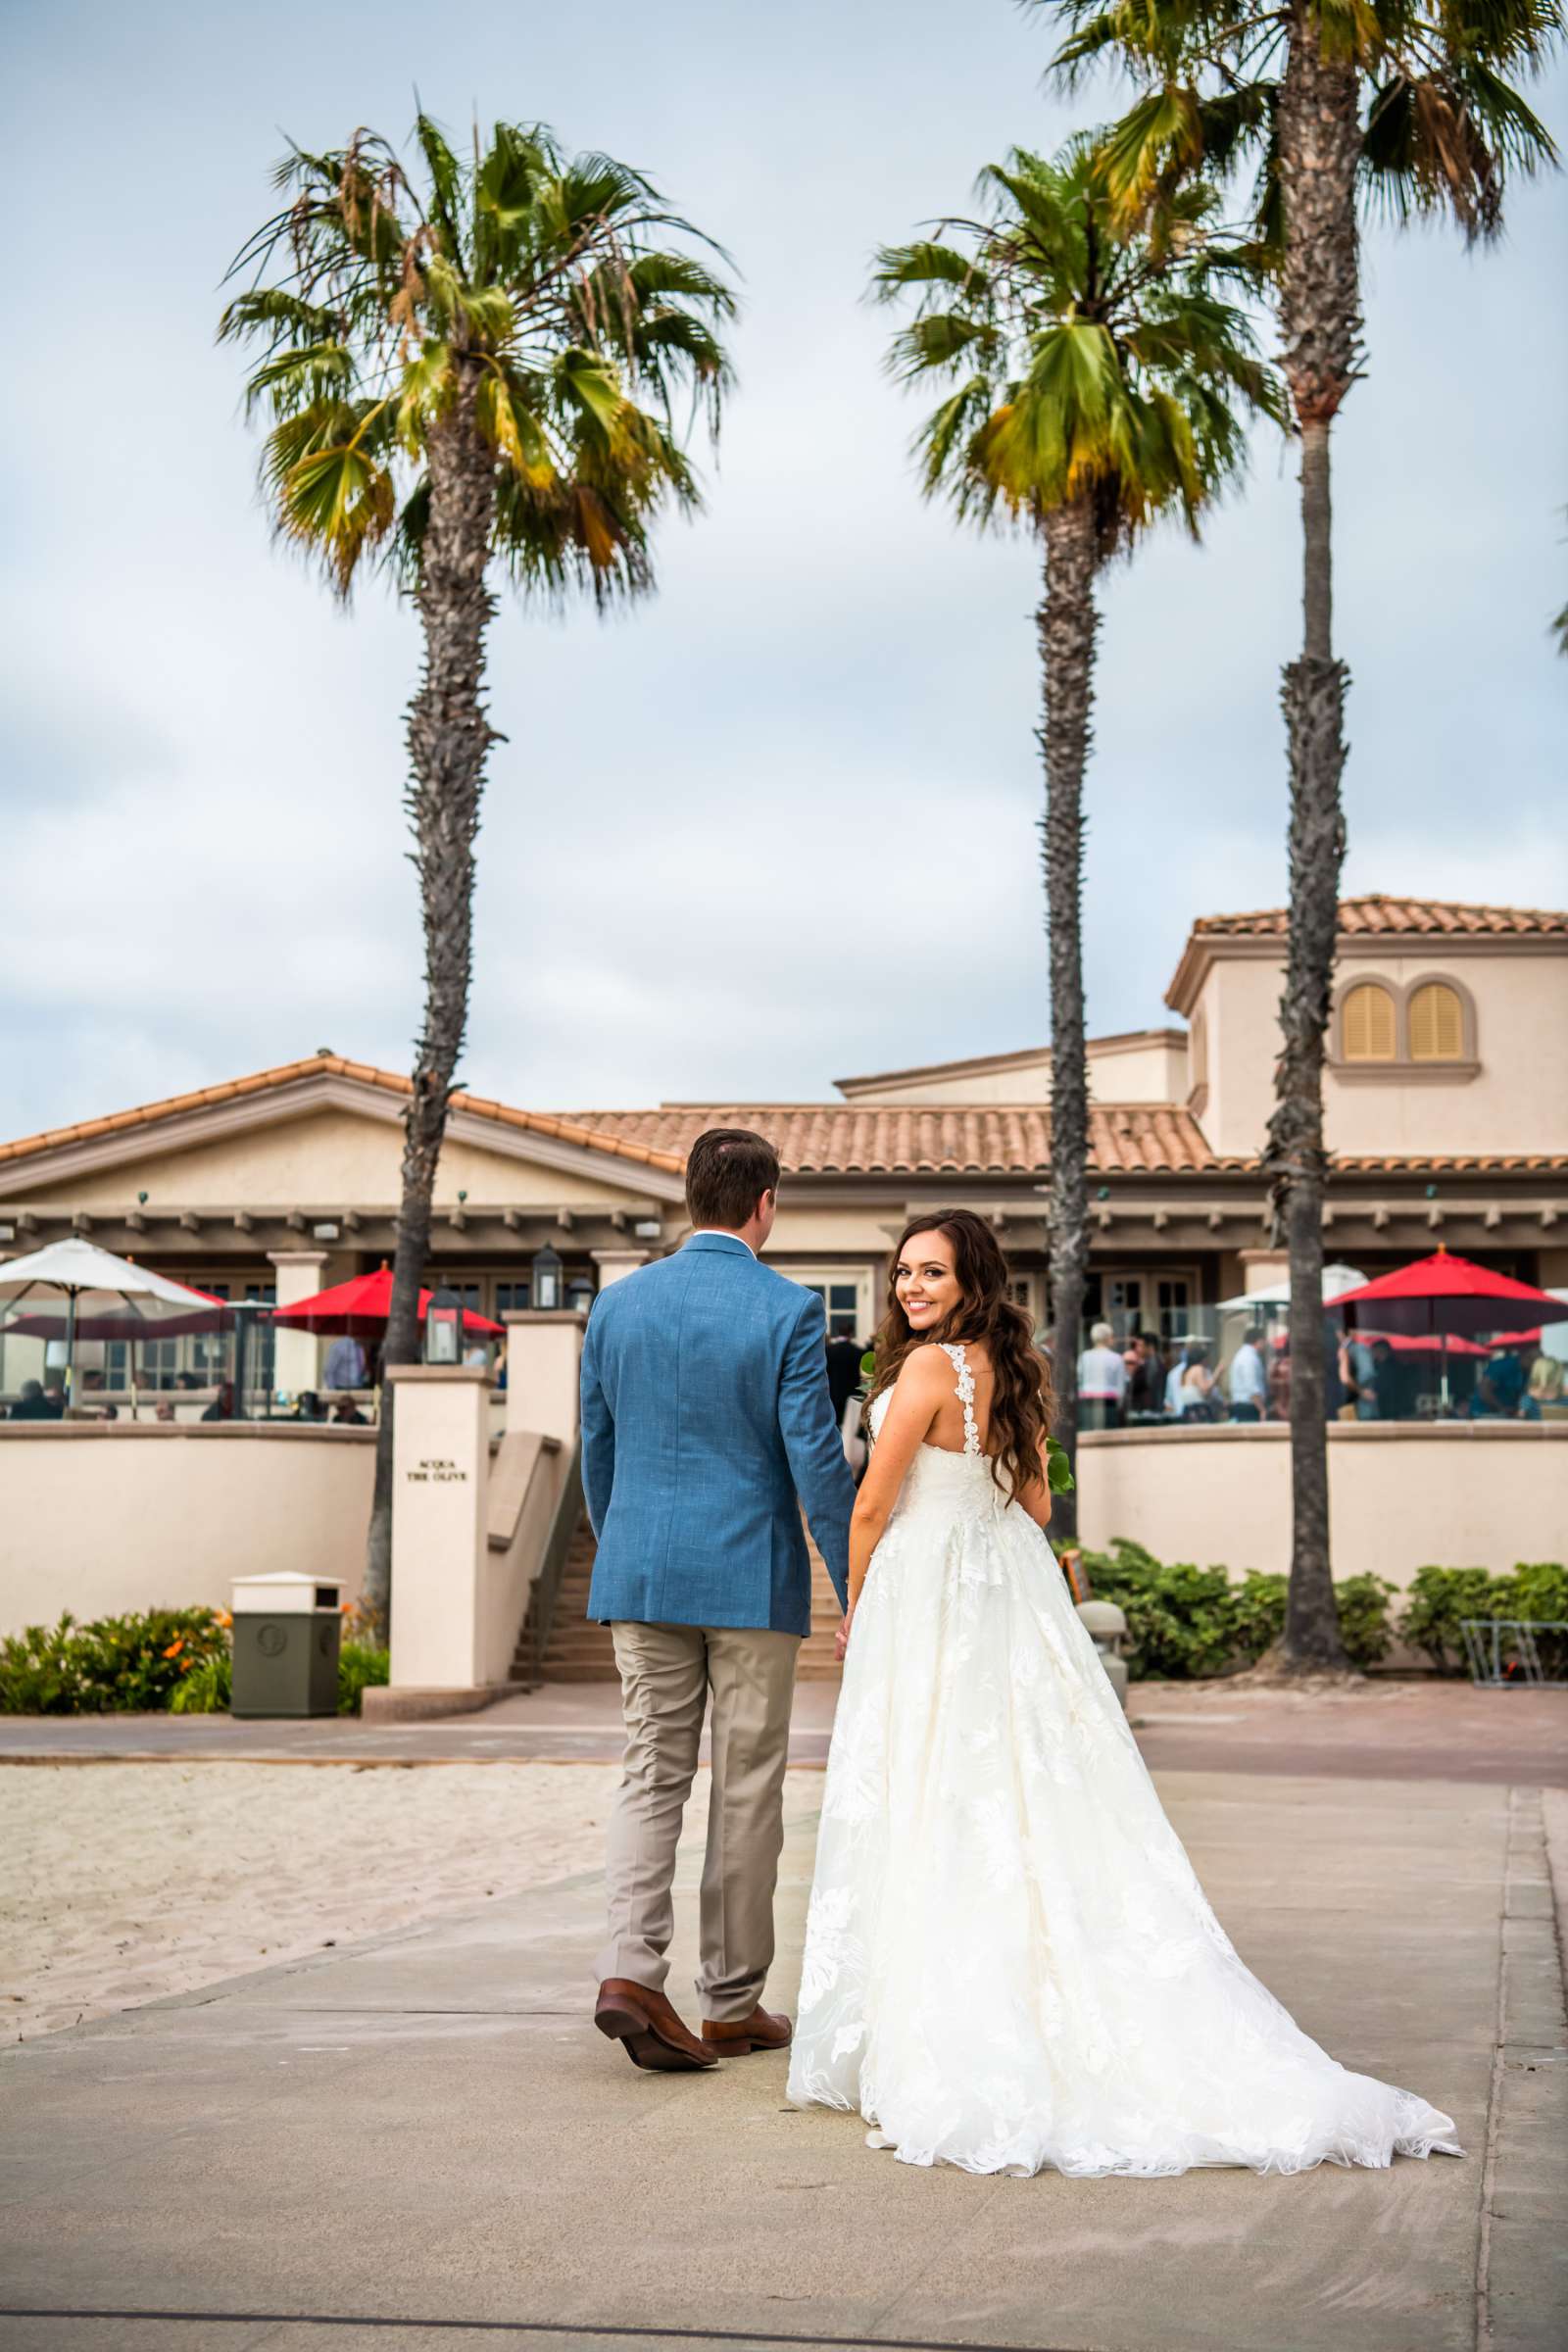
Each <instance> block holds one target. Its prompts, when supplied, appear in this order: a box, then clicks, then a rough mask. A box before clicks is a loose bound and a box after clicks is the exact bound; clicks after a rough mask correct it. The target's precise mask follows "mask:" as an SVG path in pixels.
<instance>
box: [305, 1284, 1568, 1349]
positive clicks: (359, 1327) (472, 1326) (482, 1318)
mask: <svg viewBox="0 0 1568 2352" xmlns="http://www.w3.org/2000/svg"><path fill="white" fill-rule="evenodd" d="M429 1306H430V1293H429V1292H428V1291H421V1292H420V1293H419V1309H418V1312H419V1321H420V1322H421V1323H422V1322H423V1321H424V1318H425V1316H426V1314H427V1313H428V1311H429ZM391 1311H392V1269H391V1267H390V1266H382V1267H381V1268H380V1270H379V1272H377V1273H374V1274H356V1275H355V1276H354V1277H353V1279H352V1280H351V1281H349V1282H335V1283H334V1284H333V1285H332V1287H331V1289H330V1290H329V1291H318V1292H317V1293H316V1295H315V1296H314V1298H310V1299H296V1300H295V1301H294V1304H293V1305H292V1306H279V1307H274V1308H273V1310H272V1322H273V1324H274V1325H276V1324H279V1323H281V1324H283V1325H284V1326H285V1327H286V1328H287V1329H288V1330H290V1331H319V1332H321V1333H323V1334H330V1335H331V1336H333V1337H334V1338H342V1337H345V1336H346V1337H347V1338H349V1339H351V1340H379V1339H380V1338H381V1337H382V1336H383V1335H384V1333H385V1331H386V1322H387V1317H388V1315H389V1314H390V1313H391ZM1564 1312H1565V1313H1568V1308H1565V1309H1564ZM463 1328H464V1330H465V1331H466V1332H476V1333H478V1334H479V1335H480V1336H481V1337H482V1338H485V1339H493V1340H499V1339H501V1338H502V1337H504V1326H503V1325H501V1324H500V1323H492V1322H491V1321H490V1319H489V1317H488V1316H486V1315H476V1314H475V1313H474V1312H473V1310H472V1308H471V1307H465V1308H464V1310H463Z"/></svg>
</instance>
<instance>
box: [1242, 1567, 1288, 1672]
mask: <svg viewBox="0 0 1568 2352" xmlns="http://www.w3.org/2000/svg"><path fill="white" fill-rule="evenodd" d="M1289 1582H1290V1580H1289V1578H1288V1577H1283V1576H1264V1575H1263V1574H1262V1572H1261V1571H1260V1570H1259V1569H1256V1568H1250V1569H1249V1570H1248V1572H1247V1574H1246V1576H1245V1577H1244V1578H1243V1579H1242V1582H1241V1583H1240V1584H1239V1585H1233V1586H1232V1587H1231V1593H1230V1605H1231V1622H1232V1625H1233V1627H1234V1629H1235V1637H1236V1650H1237V1656H1238V1658H1239V1660H1240V1661H1241V1663H1243V1664H1245V1665H1248V1666H1255V1665H1256V1663H1257V1661H1258V1659H1259V1658H1260V1657H1261V1656H1262V1655H1263V1652H1264V1650H1265V1649H1269V1648H1271V1647H1272V1646H1273V1644H1274V1643H1275V1642H1277V1641H1278V1640H1279V1638H1280V1636H1281V1634H1283V1633H1284V1631H1285V1594H1286V1589H1287V1586H1288V1585H1289Z"/></svg>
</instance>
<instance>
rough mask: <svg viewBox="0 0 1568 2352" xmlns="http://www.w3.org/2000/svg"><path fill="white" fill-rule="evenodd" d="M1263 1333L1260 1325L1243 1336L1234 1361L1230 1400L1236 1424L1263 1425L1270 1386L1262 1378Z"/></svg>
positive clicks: (1232, 1417)
mask: <svg viewBox="0 0 1568 2352" xmlns="http://www.w3.org/2000/svg"><path fill="white" fill-rule="evenodd" d="M1262 1340H1263V1333H1262V1329H1261V1327H1260V1326H1259V1325H1258V1324H1255V1323H1254V1324H1251V1325H1250V1326H1249V1328H1248V1329H1247V1330H1246V1331H1244V1332H1243V1334H1242V1344H1241V1346H1240V1347H1239V1348H1237V1350H1236V1353H1235V1354H1234V1355H1233V1356H1232V1357H1231V1368H1230V1380H1229V1389H1230V1399H1231V1419H1232V1420H1233V1421H1261V1420H1262V1418H1263V1406H1264V1404H1265V1402H1266V1401H1267V1397H1268V1383H1267V1381H1266V1380H1265V1378H1264V1376H1263V1358H1262V1356H1261V1355H1260V1354H1259V1352H1258V1350H1259V1348H1260V1347H1261V1345H1262Z"/></svg>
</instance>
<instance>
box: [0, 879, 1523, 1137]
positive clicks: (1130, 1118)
mask: <svg viewBox="0 0 1568 2352" xmlns="http://www.w3.org/2000/svg"><path fill="white" fill-rule="evenodd" d="M1233 919H1242V918H1233ZM318 1077H339V1078H349V1079H352V1080H354V1081H356V1082H357V1083H359V1084H361V1085H365V1086H372V1087H377V1088H379V1089H380V1090H381V1091H382V1092H383V1093H386V1094H389V1095H396V1096H402V1097H407V1096H408V1095H409V1094H410V1093H411V1092H412V1091H413V1090H412V1086H411V1082H410V1080H409V1079H408V1078H406V1077H404V1076H403V1075H402V1074H401V1073H400V1072H398V1071H395V1070H381V1069H377V1068H376V1067H375V1066H374V1064H373V1063H371V1062H367V1061H349V1060H347V1059H345V1058H344V1057H343V1056H342V1055H341V1054H311V1055H309V1056H308V1057H307V1058H306V1059H305V1060H303V1061H289V1062H280V1063H278V1064H277V1065H276V1066H275V1067H274V1068H272V1069H270V1070H257V1071H255V1072H254V1073H253V1074H252V1075H251V1076H250V1077H248V1078H233V1079H229V1080H228V1081H226V1082H225V1083H224V1084H222V1085H221V1086H207V1087H201V1088H198V1089H197V1090H196V1091H194V1092H193V1093H190V1094H185V1095H170V1096H168V1097H166V1098H165V1099H164V1100H163V1101H162V1102H158V1103H142V1104H141V1105H140V1106H139V1107H138V1108H136V1109H133V1110H122V1111H115V1112H113V1113H111V1114H110V1115H109V1116H108V1117H107V1118H101V1119H84V1120H82V1121H81V1122H80V1123H79V1124H77V1125H75V1126H73V1127H53V1128H49V1129H47V1130H46V1131H45V1132H44V1133H43V1134H41V1135H31V1136H25V1137H23V1138H22V1140H21V1141H20V1142H18V1143H14V1144H0V1168H6V1167H9V1166H11V1165H14V1164H15V1163H17V1162H18V1161H22V1160H26V1159H29V1158H33V1157H36V1156H37V1155H38V1154H40V1153H42V1152H51V1151H55V1150H58V1149H61V1148H63V1147H64V1146H66V1145H69V1144H76V1143H86V1142H90V1141H92V1140H94V1139H96V1138H98V1137H100V1136H107V1135H117V1134H121V1133H123V1132H125V1131H127V1130H130V1129H135V1128H145V1127H152V1126H155V1125H156V1124H158V1122H159V1121H161V1120H164V1119H171V1118H176V1117H179V1116H180V1115H182V1114H184V1113H188V1112H190V1111H195V1110H202V1109H205V1108H207V1107H209V1106H211V1105H217V1104H221V1103H232V1102H236V1101H238V1100H240V1099H242V1098H243V1097H246V1096H250V1095H259V1094H266V1093H269V1092H281V1091H282V1090H284V1089H286V1088H288V1087H291V1086H295V1085H298V1084H299V1083H300V1082H302V1081H304V1080H308V1079H311V1078H318ZM452 1103H453V1108H454V1109H455V1110H460V1111H466V1112H468V1113H469V1114H470V1115H472V1116H473V1117H475V1118H481V1119H495V1120H497V1121H498V1122H499V1123H500V1124H501V1125H503V1126H507V1127H514V1128H518V1129H521V1130H522V1131H524V1132H525V1133H531V1134H534V1135H543V1136H549V1137H552V1138H554V1139H555V1140H556V1141H558V1142H561V1143H565V1144H571V1145H575V1146H577V1147H578V1148H579V1149H581V1150H584V1151H591V1152H609V1153H611V1154H612V1155H613V1156H614V1157H616V1158H619V1159H625V1160H630V1161H632V1162H635V1163H637V1164H639V1165H641V1166H644V1167H653V1168H659V1169H661V1170H662V1171H664V1172H665V1173H668V1174H671V1175H679V1174H681V1173H682V1171H683V1169H684V1166H685V1158H686V1152H687V1151H688V1150H689V1148H690V1146H691V1144H692V1142H693V1140H694V1138H695V1137H697V1136H699V1135H700V1134H701V1133H702V1131H703V1129H704V1128H705V1127H754V1128H756V1129H757V1131H758V1132H759V1133H760V1134H761V1135H765V1136H766V1137H767V1138H768V1140H769V1142H771V1143H772V1144H773V1145H774V1147H775V1148H776V1150H777V1152H778V1154H779V1157H780V1159H781V1161H782V1162H783V1164H784V1166H785V1167H786V1168H788V1169H791V1170H792V1171H794V1172H797V1173H800V1174H804V1175H846V1176H848V1175H909V1176H941V1175H951V1176H1014V1175H1016V1176H1029V1177H1039V1176H1040V1175H1041V1174H1043V1172H1044V1170H1045V1169H1046V1167H1047V1165H1048V1164H1049V1161H1050V1156H1051V1116H1050V1112H1049V1110H1048V1109H1047V1108H1046V1107H1045V1106H1044V1105H1042V1104H1039V1103H1022V1104H1018V1105H1009V1104H1006V1103H951V1104H946V1105H944V1104H934V1105H921V1104H914V1103H908V1104H870V1103H864V1104H862V1103H664V1104H662V1106H661V1107H660V1108H659V1109H657V1110H581V1111H570V1112H557V1111H541V1110H517V1109H515V1108H514V1107H513V1106H512V1104H510V1103H499V1102H496V1101H495V1100H494V1099H492V1098H491V1097H488V1096H483V1095H470V1094H456V1095H454V1096H453V1098H452ZM1089 1165H1090V1168H1091V1170H1092V1171H1094V1172H1095V1173H1097V1174H1100V1175H1153V1176H1170V1175H1202V1174H1211V1175H1218V1174H1229V1175H1238V1174H1240V1175H1245V1174H1247V1173H1248V1172H1249V1171H1254V1172H1255V1170H1256V1168H1257V1162H1256V1160H1255V1159H1253V1158H1251V1157H1243V1158H1221V1157H1220V1156H1219V1155H1218V1154H1217V1153H1216V1152H1211V1151H1210V1150H1209V1148H1208V1145H1207V1143H1206V1142H1205V1141H1204V1138H1203V1133H1202V1130H1201V1127H1200V1126H1199V1124H1198V1122H1197V1120H1196V1119H1195V1118H1194V1117H1193V1115H1192V1113H1191V1112H1190V1111H1187V1110H1184V1109H1182V1108H1180V1107H1179V1106H1178V1105H1177V1104H1175V1103H1126V1104H1118V1103H1096V1104H1094V1105H1092V1106H1091V1109H1090V1113H1089ZM1334 1166H1335V1172H1336V1173H1337V1174H1339V1175H1341V1176H1376V1175H1390V1176H1409V1175H1413V1174H1416V1173H1421V1174H1429V1175H1453V1176H1472V1175H1473V1176H1481V1175H1532V1174H1542V1175H1560V1174H1562V1173H1563V1172H1564V1171H1565V1170H1568V1154H1562V1153H1537V1152H1514V1153H1506V1154H1500V1155H1495V1156H1484V1157H1465V1158H1456V1157H1443V1156H1434V1157H1426V1158H1420V1157H1414V1156H1399V1155H1390V1156H1386V1157H1376V1158H1344V1159H1339V1160H1336V1161H1335V1163H1334Z"/></svg>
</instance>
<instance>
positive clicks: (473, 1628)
mask: <svg viewBox="0 0 1568 2352" xmlns="http://www.w3.org/2000/svg"><path fill="white" fill-rule="evenodd" d="M386 1377H387V1379H388V1380H390V1381H395V1382H396V1383H397V1409H396V1412H395V1413H394V1415H393V1441H392V1699H393V1702H394V1711H397V1712H402V1711H407V1712H411V1713H413V1712H418V1711H420V1710H419V1709H418V1708H417V1705H416V1704H415V1701H416V1697H417V1694H418V1693H421V1692H422V1693H429V1692H439V1691H451V1692H454V1693H456V1692H458V1691H468V1692H473V1693H475V1696H474V1697H472V1698H470V1700H469V1701H468V1703H469V1704H476V1703H479V1701H478V1698H477V1694H476V1685H477V1664H476V1661H477V1656H478V1635H479V1603H480V1585H481V1580H482V1578H483V1575H484V1570H485V1566H486V1541H487V1519H486V1511H487V1504H488V1490H489V1483H490V1432H489V1415H488V1411H487V1403H488V1398H489V1389H490V1375H489V1373H488V1371H487V1370H486V1369H485V1368H484V1367H483V1366H482V1365H479V1364H389V1365H388V1366H387V1372H386ZM399 1698H401V1699H402V1701H404V1702H405V1703H404V1707H402V1708H398V1707H396V1704H395V1702H396V1701H397V1700H398V1699H399ZM382 1711H383V1712H384V1711H385V1708H384V1706H383V1709H382ZM436 1711H440V1710H439V1709H437V1710H436Z"/></svg>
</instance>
